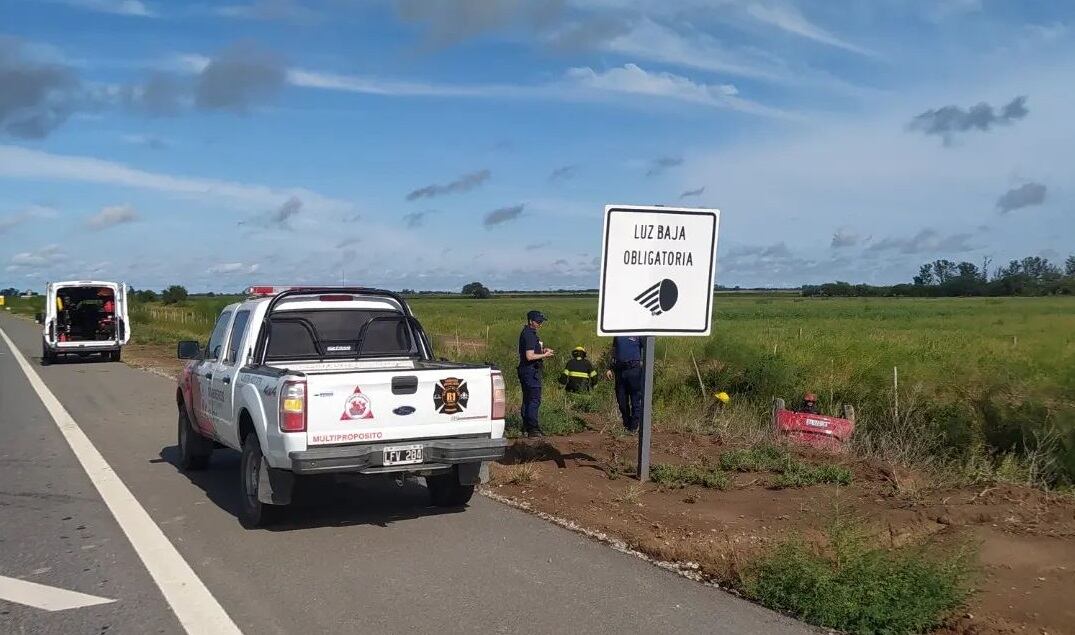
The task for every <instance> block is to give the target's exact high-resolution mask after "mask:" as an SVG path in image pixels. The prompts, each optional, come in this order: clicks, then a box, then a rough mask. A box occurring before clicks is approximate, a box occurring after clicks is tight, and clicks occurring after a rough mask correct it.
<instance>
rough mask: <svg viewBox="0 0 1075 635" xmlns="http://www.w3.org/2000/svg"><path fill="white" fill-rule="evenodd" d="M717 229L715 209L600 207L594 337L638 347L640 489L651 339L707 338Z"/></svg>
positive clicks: (648, 421) (646, 454)
mask: <svg viewBox="0 0 1075 635" xmlns="http://www.w3.org/2000/svg"><path fill="white" fill-rule="evenodd" d="M719 224H720V211H719V210H716V209H696V208H677V207H661V206H650V207H645V206H637V205H606V206H605V221H604V231H603V233H602V247H601V284H600V290H599V293H598V299H597V334H598V335H601V336H610V335H611V336H616V337H632V338H642V339H644V354H643V369H644V373H645V374H644V377H643V380H642V385H643V393H642V396H643V398H642V402H643V403H642V418H641V419H642V420H641V426H640V430H639V437H638V479H639V480H640V481H647V480H649V463H650V441H651V437H652V426H653V416H652V411H653V361H654V351H655V348H656V341H655V337H656V336H659V335H680V336H702V337H704V336H708V335H709V333H710V328H711V325H712V316H713V277H714V273H715V271H716V252H717V228H718V225H719Z"/></svg>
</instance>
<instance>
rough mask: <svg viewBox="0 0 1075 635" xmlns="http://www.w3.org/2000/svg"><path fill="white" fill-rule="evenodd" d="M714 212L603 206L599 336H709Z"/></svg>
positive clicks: (714, 254)
mask: <svg viewBox="0 0 1075 635" xmlns="http://www.w3.org/2000/svg"><path fill="white" fill-rule="evenodd" d="M719 224H720V210H715V209H693V208H677V207H642V206H637V205H606V206H605V227H604V234H603V239H602V249H601V288H600V293H599V296H598V301H597V334H598V335H709V329H710V323H711V321H712V319H711V318H712V314H713V275H714V270H715V268H716V257H717V226H718V225H719Z"/></svg>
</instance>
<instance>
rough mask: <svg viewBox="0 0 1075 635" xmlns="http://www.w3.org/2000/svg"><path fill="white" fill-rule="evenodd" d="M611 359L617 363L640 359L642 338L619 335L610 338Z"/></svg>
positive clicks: (639, 360)
mask: <svg viewBox="0 0 1075 635" xmlns="http://www.w3.org/2000/svg"><path fill="white" fill-rule="evenodd" d="M612 359H614V360H615V361H616V363H617V364H626V363H630V362H641V361H642V338H641V337H620V336H618V335H617V336H616V337H613V338H612Z"/></svg>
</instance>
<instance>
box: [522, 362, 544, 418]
mask: <svg viewBox="0 0 1075 635" xmlns="http://www.w3.org/2000/svg"><path fill="white" fill-rule="evenodd" d="M519 385H521V386H522V388H523V407H522V412H521V414H522V417H523V431H524V432H537V431H540V430H541V426H540V420H539V419H538V408H540V407H541V369H540V368H535V367H533V366H520V367H519Z"/></svg>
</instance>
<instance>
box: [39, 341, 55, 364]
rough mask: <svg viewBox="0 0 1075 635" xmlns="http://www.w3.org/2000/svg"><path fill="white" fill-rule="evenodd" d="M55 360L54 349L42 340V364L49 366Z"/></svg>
mask: <svg viewBox="0 0 1075 635" xmlns="http://www.w3.org/2000/svg"><path fill="white" fill-rule="evenodd" d="M52 362H53V357H52V351H50V350H49V347H48V346H46V345H45V342H41V365H42V366H48V365H49V364H51V363H52Z"/></svg>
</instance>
